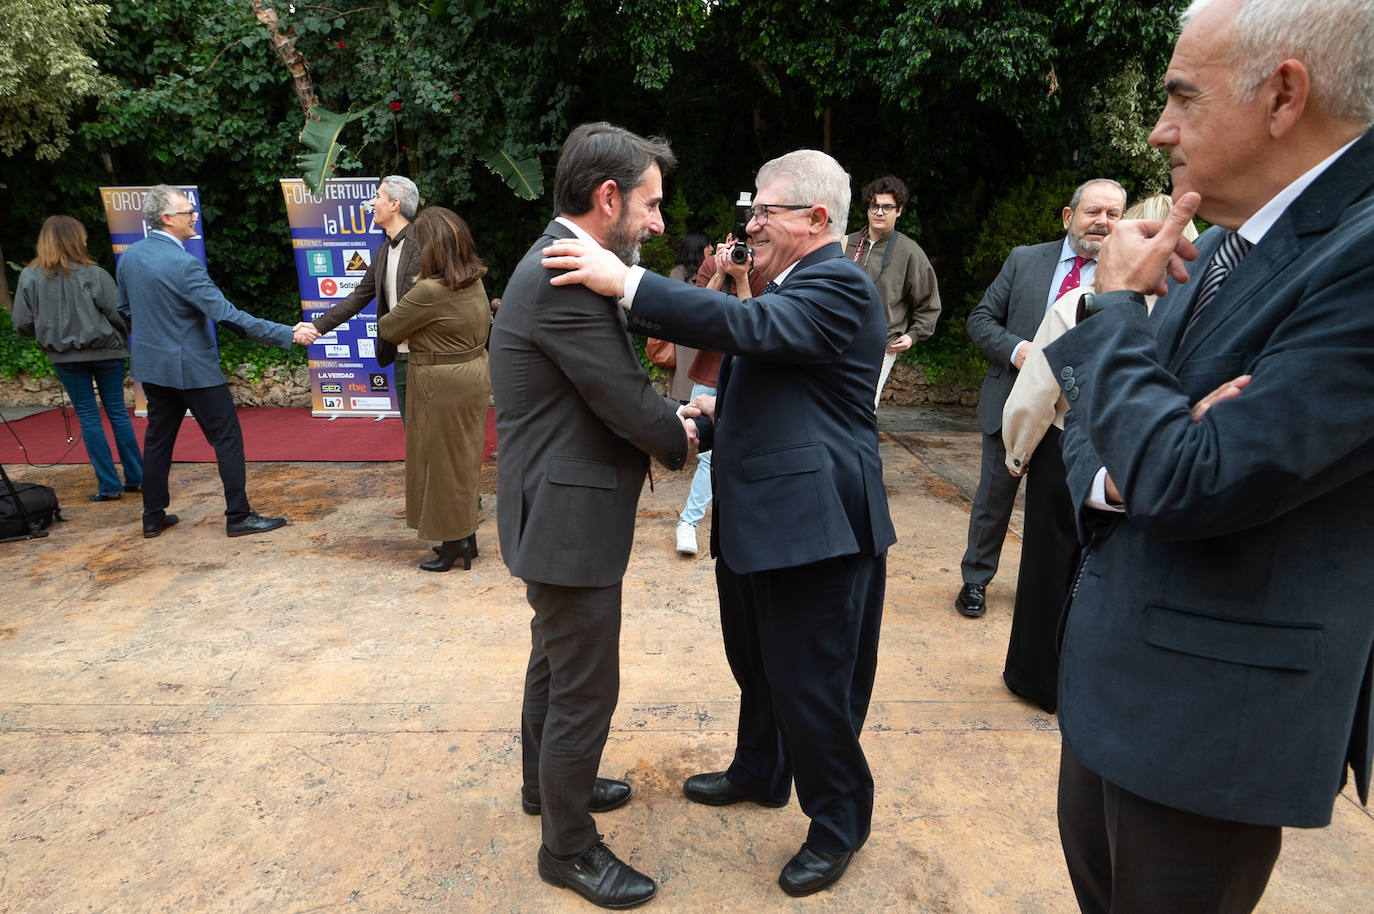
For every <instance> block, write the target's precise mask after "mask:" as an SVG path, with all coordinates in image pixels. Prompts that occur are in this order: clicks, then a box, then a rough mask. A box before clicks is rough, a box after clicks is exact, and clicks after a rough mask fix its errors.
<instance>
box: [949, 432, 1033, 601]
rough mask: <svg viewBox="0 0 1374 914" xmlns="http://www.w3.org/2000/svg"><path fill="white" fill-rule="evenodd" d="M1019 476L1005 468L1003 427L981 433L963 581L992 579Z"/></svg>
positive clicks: (1009, 517) (1000, 551)
mask: <svg viewBox="0 0 1374 914" xmlns="http://www.w3.org/2000/svg"><path fill="white" fill-rule="evenodd" d="M1020 487H1021V479H1020V477H1018V476H1013V475H1011V474H1010V473H1008V472H1007V450H1006V447H1005V446H1003V444H1002V430H1001V429H998V430H997V431H996V433H994V434H991V435H984V436H983V461H982V465H981V467H980V468H979V470H978V490H977V491H976V492H974V493H973V508H972V509H971V510H970V511H969V518H968V548H967V549H966V550H965V551H964V560H963V561H962V562H961V563H960V570H961V571H962V572H963V575H964V583H965V584H982V585H984V586H987V585H988V584H990V583H992V578H993V576H994V575H996V574H997V563H998V562H999V561H1000V560H1001V558H1002V543H1003V542H1004V541H1005V540H1006V538H1007V527H1008V526H1009V525H1010V524H1011V511H1012V508H1013V507H1014V506H1015V504H1016V490H1017V489H1019V488H1020Z"/></svg>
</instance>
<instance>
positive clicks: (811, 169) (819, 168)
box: [755, 149, 850, 241]
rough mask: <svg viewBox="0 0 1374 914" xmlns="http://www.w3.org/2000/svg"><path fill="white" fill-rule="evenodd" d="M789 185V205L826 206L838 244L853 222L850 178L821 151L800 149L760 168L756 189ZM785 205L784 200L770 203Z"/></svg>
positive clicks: (832, 231)
mask: <svg viewBox="0 0 1374 914" xmlns="http://www.w3.org/2000/svg"><path fill="white" fill-rule="evenodd" d="M778 180H783V181H786V182H787V195H788V196H789V197H791V198H792V199H790V200H788V201H786V202H788V203H804V204H806V205H807V206H824V207H825V211H826V213H827V214H828V215H829V216H830V234H831V235H833V236H834V237H835V239H836V240H837V241H838V240H839V239H841V238H843V237H844V229H845V224H846V223H847V222H848V220H849V195H850V191H849V175H848V174H847V173H846V172H845V170H844V168H842V167H841V166H840V163H839V162H836V161H835V160H834V159H833V158H831V157H830V156H828V155H826V154H825V153H823V152H821V151H820V150H818V149H798V150H796V151H795V152H789V153H788V154H787V155H784V156H779V157H778V158H776V159H773V160H772V161H770V162H765V163H764V165H763V167H762V168H760V169H759V175H758V178H757V179H756V180H755V187H763V186H764V185H765V184H771V183H772V182H774V181H778ZM765 202H767V203H781V202H783V201H781V200H767V201H765Z"/></svg>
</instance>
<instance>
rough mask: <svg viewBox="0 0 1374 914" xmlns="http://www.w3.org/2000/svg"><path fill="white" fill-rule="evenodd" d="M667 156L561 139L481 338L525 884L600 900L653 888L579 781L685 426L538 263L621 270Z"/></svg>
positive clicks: (612, 319)
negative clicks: (513, 635) (485, 348)
mask: <svg viewBox="0 0 1374 914" xmlns="http://www.w3.org/2000/svg"><path fill="white" fill-rule="evenodd" d="M674 164H675V160H674V158H673V154H672V151H671V150H670V149H669V148H668V146H667V144H666V143H664V142H663V141H661V140H658V139H651V140H646V139H644V138H643V137H639V136H636V135H635V134H633V133H630V132H628V131H626V130H622V129H620V128H619V127H614V126H612V125H610V124H604V123H601V124H583V125H582V126H580V127H578V128H576V129H575V130H573V132H572V133H571V134H570V135H569V136H568V139H567V141H566V142H565V143H564V144H563V151H562V153H561V155H560V156H559V159H558V170H557V174H556V177H555V179H554V181H555V187H554V196H555V205H556V206H557V209H558V213H559V215H558V217H557V218H556V219H555V220H554V221H553V222H550V223H549V225H548V227H547V228H546V229H545V230H544V235H543V236H542V237H541V238H540V239H539V240H538V241H536V242H535V243H534V246H533V247H532V248H531V249H530V251H529V253H527V254H526V255H525V257H524V259H523V260H521V262H520V265H519V266H518V267H517V268H516V270H515V272H514V273H513V274H512V276H511V280H510V282H509V283H508V284H507V286H506V291H505V294H504V295H503V296H502V306H501V310H500V311H498V312H497V315H496V323H495V325H494V327H493V328H492V333H491V382H492V390H493V391H494V393H495V400H496V427H497V434H498V437H499V440H500V442H501V472H500V475H499V480H498V487H497V499H498V500H497V516H498V530H499V533H500V538H501V553H502V557H503V558H504V559H505V562H506V565H507V567H509V568H510V571H511V573H512V574H514V575H517V576H519V577H521V578H523V579H524V580H525V585H526V594H527V596H528V599H529V603H530V606H531V608H532V609H533V610H534V619H533V621H531V623H530V636H531V637H530V641H531V646H530V660H529V667H528V669H527V671H526V674H525V700H524V713H523V715H522V723H521V727H522V739H523V744H524V745H523V749H524V786H523V788H522V791H521V801H522V804H523V805H524V808H525V811H526V812H529V813H534V814H539V813H541V812H542V815H543V843H542V845H541V846H540V848H539V854H538V866H539V875H540V877H541V878H543V879H544V880H545V881H547V882H550V883H552V884H553V885H558V886H568V887H570V888H572V889H574V890H575V891H577V892H578V893H579V894H581V895H582V896H583V897H585V898H587V899H588V900H589V901H591V902H593V903H594V904H598V905H601V906H603V907H610V908H624V907H630V906H632V905H635V904H640V903H642V902H645V901H648V900H649V899H650V898H652V897H653V896H654V894H655V893H656V892H657V890H658V886H657V885H656V884H655V883H654V881H653V880H652V879H650V878H649V877H648V876H645V875H644V874H642V873H639V872H637V871H635V870H634V869H633V868H631V867H630V866H629V865H628V864H625V863H623V862H622V861H620V860H619V859H617V858H616V856H615V855H614V854H613V853H611V851H610V850H609V849H608V848H607V847H606V845H605V844H603V843H601V836H600V835H599V834H598V833H597V828H596V822H595V821H594V820H593V819H592V817H591V815H590V813H593V812H604V811H607V810H611V809H615V808H616V807H618V806H620V805H623V804H624V803H625V802H626V801H628V800H629V798H630V786H629V785H628V784H626V783H625V782H623V781H614V780H610V779H606V778H598V777H597V776H596V770H597V766H598V764H599V763H600V761H601V752H602V750H603V748H604V747H605V744H606V736H607V733H608V732H609V728H610V723H611V715H612V712H614V711H615V705H616V698H617V696H618V693H619V690H620V678H619V677H620V660H619V640H620V590H621V588H620V585H621V578H622V577H623V576H624V574H625V566H626V564H627V563H628V561H629V557H630V547H631V544H632V541H633V538H634V523H635V507H636V505H637V504H638V502H639V492H640V488H641V487H642V486H643V484H644V474H645V471H646V470H647V469H648V465H649V457H650V456H653V457H655V458H657V459H658V460H659V461H660V462H661V463H663V465H665V466H667V467H668V468H670V469H678V468H680V467H681V466H682V465H683V463H684V462H686V460H687V457H688V453H689V444H691V442H690V441H689V425H690V423H685V422H684V420H682V419H680V418H679V417H678V415H677V413H676V408H677V404H675V403H672V402H670V401H668V400H666V399H665V398H663V397H661V396H659V395H658V394H656V393H655V392H654V390H653V387H652V386H651V385H650V383H649V379H648V377H647V376H646V375H645V373H644V370H643V369H642V368H641V367H640V364H639V358H638V356H637V355H636V353H635V348H634V345H633V343H632V341H631V339H630V336H629V334H628V332H627V331H626V327H625V316H624V314H623V313H622V312H621V310H620V308H619V307H617V305H616V303H615V302H614V301H613V300H611V299H608V298H606V297H604V296H601V295H597V294H596V293H594V292H592V291H590V290H588V289H585V288H583V287H581V286H570V287H566V288H557V287H554V286H552V285H550V284H549V278H550V276H552V275H553V273H552V272H551V271H550V270H548V269H545V268H544V267H543V266H541V265H540V263H539V260H540V257H541V252H542V251H543V249H544V248H545V247H547V246H548V245H550V244H552V243H553V242H555V241H557V240H559V239H568V238H579V239H583V240H584V242H585V243H587V244H588V245H591V246H595V247H597V248H598V250H599V249H601V248H605V249H607V250H609V251H611V252H613V254H614V255H615V256H616V257H619V258H621V259H623V260H624V261H625V262H626V263H630V262H636V261H637V260H638V258H639V247H640V245H641V244H642V243H643V242H644V241H645V240H647V239H648V238H650V237H652V236H654V235H658V234H661V233H662V231H663V217H662V215H661V214H660V212H659V204H660V203H661V202H662V199H663V180H662V176H663V172H664V171H665V170H667V169H669V168H671V167H672V166H673V165H674ZM690 433H691V437H693V438H694V437H695V434H696V430H695V426H694V425H692V426H690Z"/></svg>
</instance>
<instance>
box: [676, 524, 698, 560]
mask: <svg viewBox="0 0 1374 914" xmlns="http://www.w3.org/2000/svg"><path fill="white" fill-rule="evenodd" d="M677 551H678V552H680V553H682V554H683V555H696V554H697V528H696V527H693V526H692V525H691V524H681V523H680V524H678V525H677Z"/></svg>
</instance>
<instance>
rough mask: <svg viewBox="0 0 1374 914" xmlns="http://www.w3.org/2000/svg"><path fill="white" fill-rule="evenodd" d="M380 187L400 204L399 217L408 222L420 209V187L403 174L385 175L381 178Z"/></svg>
mask: <svg viewBox="0 0 1374 914" xmlns="http://www.w3.org/2000/svg"><path fill="white" fill-rule="evenodd" d="M380 186H381V187H383V188H385V189H386V195H387V196H388V197H390V198H391V199H393V200H395V201H396V202H397V203H399V204H401V217H402V218H404V219H405V221H407V222H409V221H410V220H412V219H414V218H415V214H416V213H417V212H419V211H420V188H418V187H416V186H415V182H414V181H412V180H410V179H409V178H407V177H405V176H404V175H387V176H386V177H385V178H382V183H381V185H380Z"/></svg>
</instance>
